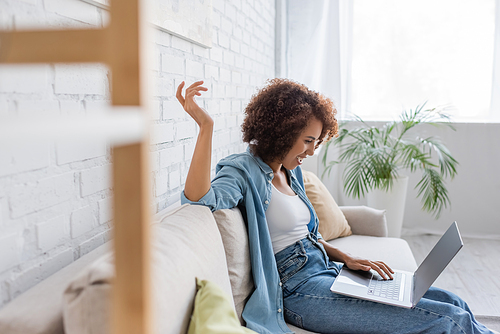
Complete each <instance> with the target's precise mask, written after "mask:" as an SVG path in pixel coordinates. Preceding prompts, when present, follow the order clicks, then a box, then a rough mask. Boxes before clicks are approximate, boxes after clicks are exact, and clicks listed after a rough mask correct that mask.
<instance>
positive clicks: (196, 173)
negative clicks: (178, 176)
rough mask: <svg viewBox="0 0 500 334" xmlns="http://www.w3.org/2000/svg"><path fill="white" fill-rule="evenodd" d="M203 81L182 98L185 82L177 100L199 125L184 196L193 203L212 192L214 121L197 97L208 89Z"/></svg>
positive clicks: (179, 90) (198, 82) (178, 89)
mask: <svg viewBox="0 0 500 334" xmlns="http://www.w3.org/2000/svg"><path fill="white" fill-rule="evenodd" d="M202 84H203V81H197V82H195V83H194V84H192V85H191V86H189V87H188V88H186V94H185V96H182V88H183V87H184V81H183V82H182V83H181V84H180V85H179V87H178V88H177V94H176V97H177V100H179V102H180V103H181V104H182V107H183V108H184V110H186V112H187V113H188V114H189V115H190V116H191V117H192V118H193V119H194V120H195V121H196V123H198V125H199V126H200V132H199V133H198V139H197V140H196V145H195V147H194V152H193V158H192V159H191V165H190V166H189V171H188V174H187V177H186V184H185V186H184V195H185V196H186V198H187V199H189V200H191V201H195V202H196V201H198V200H199V199H201V198H202V197H203V196H204V195H205V194H206V193H207V192H208V191H209V190H210V166H211V161H212V160H211V159H212V132H213V126H214V121H213V119H212V117H210V115H209V114H208V113H207V112H206V111H205V110H203V108H200V106H198V104H196V101H195V100H194V98H195V96H201V92H202V91H204V92H206V91H207V90H208V89H207V88H205V87H203V86H202Z"/></svg>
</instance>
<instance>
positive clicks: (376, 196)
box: [366, 176, 408, 238]
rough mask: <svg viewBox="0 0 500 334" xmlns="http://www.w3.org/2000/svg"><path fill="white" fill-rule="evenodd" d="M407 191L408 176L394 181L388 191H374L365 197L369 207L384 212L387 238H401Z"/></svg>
mask: <svg viewBox="0 0 500 334" xmlns="http://www.w3.org/2000/svg"><path fill="white" fill-rule="evenodd" d="M407 189H408V176H402V177H399V178H397V179H395V180H394V183H393V185H392V189H391V190H390V191H385V190H380V189H375V190H372V191H370V192H369V193H368V194H367V196H366V199H367V204H368V206H369V207H372V208H374V209H380V210H386V218H387V232H388V236H389V237H393V238H400V237H401V228H402V227H403V217H404V213H405V202H406V192H407Z"/></svg>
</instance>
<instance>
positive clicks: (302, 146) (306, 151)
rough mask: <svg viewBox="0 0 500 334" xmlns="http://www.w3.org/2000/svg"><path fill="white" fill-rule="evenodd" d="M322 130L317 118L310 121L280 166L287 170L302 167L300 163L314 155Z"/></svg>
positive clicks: (321, 124)
mask: <svg viewBox="0 0 500 334" xmlns="http://www.w3.org/2000/svg"><path fill="white" fill-rule="evenodd" d="M322 130H323V123H321V121H319V120H318V119H317V118H313V119H311V121H310V122H309V124H308V125H307V127H306V128H305V129H304V131H302V133H301V134H300V135H299V138H298V139H297V141H296V142H295V144H294V145H293V147H292V149H291V150H290V151H289V152H288V154H287V155H286V156H285V158H284V159H283V161H281V164H282V165H283V166H284V167H285V168H286V169H288V170H291V169H294V168H295V167H297V166H300V165H302V161H303V160H304V159H305V158H306V157H307V156H308V155H309V156H311V155H313V154H314V148H315V146H316V143H317V141H318V140H319V136H320V135H321V131H322Z"/></svg>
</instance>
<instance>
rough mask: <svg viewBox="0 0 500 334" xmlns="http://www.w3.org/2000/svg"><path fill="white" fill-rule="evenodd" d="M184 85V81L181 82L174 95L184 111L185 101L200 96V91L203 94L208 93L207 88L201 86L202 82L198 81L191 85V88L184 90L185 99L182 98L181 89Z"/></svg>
mask: <svg viewBox="0 0 500 334" xmlns="http://www.w3.org/2000/svg"><path fill="white" fill-rule="evenodd" d="M185 84H186V83H185V82H184V81H183V82H181V84H180V85H179V87H177V93H176V94H175V96H176V97H177V100H179V102H180V103H181V104H182V106H183V107H184V109H186V100H187V99H191V98H192V97H194V96H201V93H200V91H205V92H206V91H208V88H206V87H203V86H201V85H202V84H203V81H202V80H200V81H196V82H195V83H193V84H191V86H189V87H188V88H186V92H185V97H184V96H182V89H183V88H184V86H185Z"/></svg>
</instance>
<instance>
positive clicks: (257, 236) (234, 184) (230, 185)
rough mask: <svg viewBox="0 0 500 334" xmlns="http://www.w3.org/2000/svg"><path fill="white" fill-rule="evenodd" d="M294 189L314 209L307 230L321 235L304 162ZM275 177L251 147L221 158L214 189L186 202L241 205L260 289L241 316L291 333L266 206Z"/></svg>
mask: <svg viewBox="0 0 500 334" xmlns="http://www.w3.org/2000/svg"><path fill="white" fill-rule="evenodd" d="M288 172H289V176H290V179H291V188H292V190H293V191H294V192H295V193H296V194H297V195H298V196H299V197H300V198H301V199H302V200H303V201H304V203H306V205H307V207H308V208H309V211H310V213H311V220H310V221H309V224H308V225H307V226H308V229H309V231H310V232H312V233H313V234H315V235H316V236H317V237H319V238H321V236H320V235H319V232H318V218H317V216H316V213H315V211H314V209H313V206H312V204H311V202H310V201H309V199H308V198H307V196H306V193H305V190H304V181H303V178H302V170H301V168H300V167H297V168H295V169H294V170H291V171H288ZM273 178H274V174H273V171H272V169H271V167H269V165H267V164H266V163H265V162H264V161H262V160H261V159H260V158H259V157H257V156H255V155H253V154H252V153H251V152H250V150H249V149H247V151H246V152H244V153H240V154H233V155H230V156H228V157H226V158H224V159H222V160H221V161H220V162H219V163H218V164H217V166H216V176H215V178H214V179H213V180H212V185H211V187H210V190H209V191H208V192H207V193H206V194H205V195H204V196H203V197H202V198H201V199H200V200H199V201H197V202H192V201H190V200H188V199H187V198H186V196H185V195H184V192H183V193H182V195H181V201H182V203H183V204H184V203H191V204H198V205H205V206H207V207H209V208H210V209H211V210H212V212H213V211H216V210H220V209H230V208H234V207H239V208H240V209H241V211H242V214H243V216H244V217H245V219H246V222H247V228H248V241H249V248H250V261H251V266H252V275H253V280H254V283H255V287H256V288H255V290H254V292H253V293H252V295H251V296H250V298H249V299H248V301H247V303H246V305H245V308H244V310H243V314H242V317H243V319H244V320H245V321H246V324H247V327H248V328H250V329H252V330H254V331H256V332H258V333H265V334H271V333H292V332H291V331H290V329H289V328H288V327H287V325H286V323H285V320H284V317H283V295H282V291H281V284H280V278H279V273H278V269H277V266H276V260H275V257H274V252H273V247H272V244H271V236H270V234H269V229H268V227H267V220H266V214H265V213H266V210H267V207H268V206H269V202H270V201H271V193H272V192H271V182H272V180H273Z"/></svg>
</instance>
